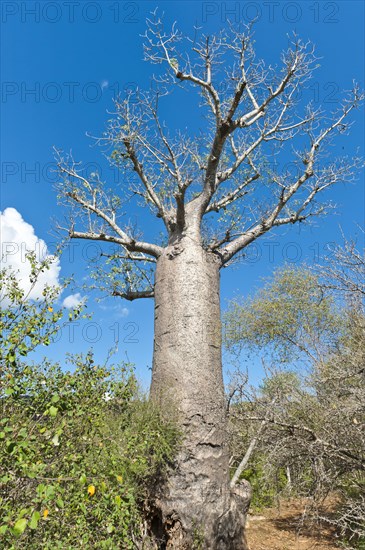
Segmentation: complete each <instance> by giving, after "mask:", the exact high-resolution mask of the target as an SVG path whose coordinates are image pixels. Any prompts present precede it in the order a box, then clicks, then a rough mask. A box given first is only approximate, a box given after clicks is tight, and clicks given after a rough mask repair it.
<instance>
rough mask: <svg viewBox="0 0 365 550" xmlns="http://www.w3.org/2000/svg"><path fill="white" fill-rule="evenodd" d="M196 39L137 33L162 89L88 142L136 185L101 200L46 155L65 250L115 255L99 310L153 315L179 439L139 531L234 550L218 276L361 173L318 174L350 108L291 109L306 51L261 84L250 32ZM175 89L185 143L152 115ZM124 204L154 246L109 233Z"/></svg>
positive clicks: (237, 530) (157, 381) (238, 525)
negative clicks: (193, 122) (202, 122)
mask: <svg viewBox="0 0 365 550" xmlns="http://www.w3.org/2000/svg"><path fill="white" fill-rule="evenodd" d="M198 34H199V33H196V35H195V36H194V38H193V39H191V40H189V39H188V40H187V41H185V42H184V38H183V36H182V35H181V33H179V31H178V30H177V28H176V26H175V25H174V26H173V28H172V30H171V31H170V32H166V31H165V30H164V28H163V25H162V22H161V20H160V18H159V17H158V15H157V14H154V15H153V16H152V18H151V19H149V20H148V21H147V32H146V35H145V58H146V60H147V61H150V62H151V63H153V64H156V65H157V66H158V67H162V68H166V73H160V74H159V75H157V76H156V78H155V80H154V85H153V87H152V91H149V92H145V93H144V92H142V91H138V92H136V94H130V95H129V96H128V97H127V98H126V99H125V100H122V99H119V100H117V101H116V103H115V114H114V116H112V118H111V120H110V121H109V124H108V127H107V130H106V132H105V133H104V134H103V136H102V137H101V138H99V139H98V143H100V144H102V145H103V146H104V148H109V152H110V162H111V163H112V165H113V166H116V167H117V168H118V169H120V170H121V172H122V174H124V175H125V176H126V178H125V179H126V181H129V180H130V177H129V175H130V174H134V176H135V178H136V181H132V182H131V183H130V185H129V186H125V188H123V189H122V190H121V192H120V193H119V194H118V193H115V191H114V190H109V191H108V190H107V188H105V187H104V185H103V183H102V182H101V181H100V179H99V175H98V174H96V173H94V174H92V175H91V176H90V177H87V176H86V175H85V172H83V171H82V167H80V166H79V165H78V164H77V163H75V161H74V160H73V159H72V158H71V157H69V156H65V155H64V154H62V153H59V168H60V173H61V175H62V183H61V185H60V194H61V197H62V200H63V201H66V203H68V204H69V205H70V206H71V209H72V211H71V214H70V220H71V223H70V227H69V228H68V231H69V235H70V238H73V239H87V240H96V241H103V242H105V243H111V244H113V245H114V247H115V248H114V249H113V251H112V252H105V254H106V255H107V256H108V259H107V264H105V265H104V267H103V268H101V269H100V272H99V274H98V279H99V281H100V278H101V277H104V280H106V285H105V286H106V287H107V288H108V290H109V292H110V294H111V295H114V296H119V297H121V298H124V299H127V300H134V299H136V298H152V297H153V298H154V300H155V340H154V357H153V371H152V384H151V398H152V399H153V400H155V401H157V402H160V403H161V404H162V405H163V407H164V408H165V410H166V411H171V409H172V408H174V409H175V410H176V412H177V415H178V418H179V422H180V424H181V426H182V427H183V430H184V434H185V439H184V444H183V446H182V449H181V452H180V454H179V456H178V458H177V460H176V464H175V468H174V469H173V470H172V471H171V473H170V475H169V480H168V485H167V486H164V487H162V486H160V487H159V488H158V490H157V491H156V494H155V495H154V497H155V500H154V509H155V517H154V518H153V520H152V522H151V525H152V528H153V530H154V531H155V532H156V534H157V536H158V537H159V538H162V539H163V540H164V544H166V547H168V548H172V547H173V548H176V549H177V548H191V547H192V545H193V543H194V536H195V535H194V533H195V534H196V533H199V537H198V538H202V540H203V541H204V542H203V546H204V547H205V548H233V547H234V548H236V549H239V548H246V543H245V542H244V537H243V527H242V526H243V518H242V514H241V512H240V509H241V510H244V506H243V505H242V501H240V500H239V498H238V500H237V498H236V497H235V496H234V494H233V493H232V490H231V488H230V481H229V454H228V445H227V435H226V434H227V426H226V403H225V395H224V387H223V377H222V365H221V325H220V304H219V273H220V270H221V269H222V268H223V267H225V266H227V265H229V264H230V262H231V261H232V260H233V259H234V258H235V257H237V255H239V253H240V252H242V251H243V250H244V249H245V248H246V247H248V246H249V245H250V244H251V243H252V242H254V241H255V240H256V239H259V238H260V237H262V236H263V235H265V234H266V233H268V232H269V231H274V230H276V229H277V228H280V227H282V226H285V225H288V226H290V225H293V224H295V223H299V222H304V221H306V220H309V219H310V218H312V217H313V216H317V215H320V214H324V213H326V212H327V211H328V209H329V205H328V204H327V205H326V204H325V203H322V204H320V203H319V202H318V201H317V199H318V198H319V196H320V195H321V194H323V192H324V191H326V190H329V189H330V188H331V187H332V186H333V185H335V184H336V183H338V182H340V181H341V182H346V181H349V180H352V179H353V177H354V172H355V171H356V169H357V167H358V166H359V165H360V161H359V159H358V158H356V157H355V158H332V159H330V160H329V159H328V157H326V154H325V151H326V147H327V146H328V145H329V143H330V142H331V140H332V138H334V137H335V135H336V134H338V133H339V132H340V133H346V132H347V129H348V122H347V121H348V117H349V115H350V114H351V112H352V111H353V110H354V109H355V108H356V107H357V106H358V105H359V103H360V101H361V99H362V97H363V96H362V94H361V93H360V92H359V90H358V87H357V86H354V88H353V90H352V91H351V92H350V93H349V94H348V95H347V97H346V98H345V99H344V101H343V102H342V104H341V105H339V107H338V109H337V111H336V112H334V113H331V114H330V115H329V116H327V115H324V114H323V113H322V112H321V111H320V109H314V108H313V106H312V105H308V106H304V107H302V106H300V105H299V104H298V101H299V99H298V92H299V91H300V90H301V89H302V88H303V87H304V86H305V85H306V83H307V81H308V79H309V78H310V77H311V74H312V71H313V70H314V69H315V68H316V67H317V61H316V58H315V55H314V51H313V47H312V46H311V44H309V43H303V42H302V41H300V40H298V39H297V38H296V37H294V39H293V42H292V44H291V45H290V46H289V48H288V49H287V51H285V52H284V53H283V55H282V61H281V65H280V67H275V68H273V67H272V66H271V65H270V66H268V65H266V64H265V63H264V61H263V60H256V59H255V55H254V48H253V41H252V39H251V37H250V34H249V32H246V31H244V32H241V31H235V30H234V29H228V30H227V31H223V32H221V33H219V34H217V35H214V36H206V35H204V34H202V35H199V36H198ZM183 87H187V88H188V89H191V90H192V91H193V92H195V93H197V94H198V97H199V98H200V100H201V108H202V110H203V111H204V114H205V115H206V127H205V128H204V131H202V132H199V133H198V135H195V136H193V135H189V134H188V135H185V134H184V133H183V132H173V131H170V132H169V131H168V129H167V127H166V124H165V122H164V119H163V116H162V115H161V105H162V104H163V101H164V98H165V96H166V95H167V94H168V93H170V92H171V91H172V90H176V89H178V88H183ZM177 107H179V106H177ZM187 118H188V119H189V113H188V117H187ZM285 146H288V147H287V149H291V150H294V157H293V163H294V164H293V166H295V167H296V169H295V170H284V171H280V169H278V168H275V167H274V168H273V169H270V170H269V169H268V168H267V163H266V161H265V160H264V159H270V158H273V155H274V154H278V155H279V156H278V158H284V157H283V156H281V155H283V151H284V149H285ZM286 154H287V153H286ZM285 158H287V157H285ZM136 199H137V200H138V199H139V203H137V204H139V206H142V207H143V208H145V209H146V211H147V210H149V211H150V213H152V215H153V216H155V217H157V218H158V219H159V220H161V221H162V224H163V228H164V231H165V240H164V241H163V242H162V243H161V242H160V243H156V242H155V240H154V239H153V238H150V239H149V240H146V239H145V238H144V237H143V236H142V234H141V232H140V231H138V230H136V228H134V227H132V226H131V225H130V224H128V223H127V222H126V221H124V220H123V209H124V208H126V203H127V202H128V201H133V200H136ZM108 266H109V267H108ZM155 267H156V269H155V270H154V268H155ZM153 272H154V273H153ZM153 277H154V280H153Z"/></svg>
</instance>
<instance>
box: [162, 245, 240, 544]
mask: <svg viewBox="0 0 365 550" xmlns="http://www.w3.org/2000/svg"><path fill="white" fill-rule="evenodd" d="M151 397H152V399H154V400H155V401H157V402H159V403H160V404H161V405H162V408H163V410H164V411H167V412H168V413H169V414H176V415H177V419H178V422H179V424H180V426H181V427H182V431H183V438H184V440H183V444H182V448H181V451H180V453H179V455H178V457H177V460H176V464H175V467H174V469H172V470H171V471H170V472H169V476H168V480H167V484H166V485H165V486H164V487H163V488H162V489H161V492H160V494H159V495H157V497H156V500H155V516H154V520H153V522H152V524H153V530H154V533H155V535H156V536H157V537H158V538H159V539H160V541H161V542H160V548H168V549H170V548H171V549H172V548H173V549H174V550H175V549H176V550H179V549H191V548H209V549H211V550H215V549H219V550H223V549H225V550H227V549H237V550H244V549H246V543H245V540H244V519H245V512H246V510H247V502H245V500H244V499H242V498H240V497H239V496H238V494H232V492H231V491H230V488H229V468H228V462H229V454H228V446H227V429H226V403H225V397H224V386H223V376H222V362H221V322H220V300H219V263H218V258H217V257H216V256H215V255H214V254H210V253H207V252H206V251H204V249H203V248H202V247H201V245H200V244H197V243H195V242H194V240H192V239H190V238H187V237H186V238H185V239H182V240H181V241H180V242H179V243H178V244H176V245H175V246H171V247H168V248H167V249H166V251H165V253H164V255H163V256H162V257H160V258H159V260H158V264H157V270H156V280H155V344H154V360H153V373H152V384H151ZM236 493H238V492H236Z"/></svg>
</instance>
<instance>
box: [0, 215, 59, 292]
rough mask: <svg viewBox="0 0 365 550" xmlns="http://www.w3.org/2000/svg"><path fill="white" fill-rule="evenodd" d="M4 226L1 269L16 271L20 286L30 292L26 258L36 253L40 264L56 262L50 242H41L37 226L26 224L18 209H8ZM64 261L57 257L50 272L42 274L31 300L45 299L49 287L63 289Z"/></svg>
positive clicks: (2, 219)
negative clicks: (43, 261)
mask: <svg viewBox="0 0 365 550" xmlns="http://www.w3.org/2000/svg"><path fill="white" fill-rule="evenodd" d="M0 227H1V267H9V268H11V269H12V270H13V271H15V272H16V276H17V279H18V281H19V285H20V287H21V288H22V289H23V290H24V291H25V292H26V293H27V292H28V291H29V290H30V288H31V283H30V281H29V275H30V265H29V262H28V260H27V259H26V257H25V255H26V253H27V252H28V251H31V252H35V255H36V259H37V260H38V261H41V260H44V259H46V258H48V259H52V258H53V257H52V256H51V255H50V254H49V251H48V249H47V245H46V243H45V242H44V241H43V239H39V238H38V237H37V235H36V234H35V232H34V227H33V226H32V225H30V224H29V223H27V222H25V221H24V220H23V218H22V216H21V214H20V213H19V212H18V211H17V210H16V209H15V208H6V209H5V210H4V211H3V212H0ZM60 269H61V266H60V261H59V259H58V258H53V261H52V262H51V263H50V266H49V269H48V270H45V272H44V273H40V275H39V277H38V280H37V282H36V284H35V285H34V288H32V289H31V291H30V293H29V295H28V299H32V300H36V299H42V291H43V289H44V287H45V285H50V286H59V273H60Z"/></svg>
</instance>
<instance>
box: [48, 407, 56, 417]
mask: <svg viewBox="0 0 365 550" xmlns="http://www.w3.org/2000/svg"><path fill="white" fill-rule="evenodd" d="M48 412H49V414H50V415H51V416H56V414H57V413H58V409H57V407H54V406H53V405H52V406H51V407H50V408H49V411H48Z"/></svg>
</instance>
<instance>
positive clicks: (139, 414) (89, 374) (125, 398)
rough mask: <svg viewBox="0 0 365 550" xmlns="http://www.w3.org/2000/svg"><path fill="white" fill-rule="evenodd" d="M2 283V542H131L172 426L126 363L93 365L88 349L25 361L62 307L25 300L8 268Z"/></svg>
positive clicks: (49, 294)
mask: <svg viewBox="0 0 365 550" xmlns="http://www.w3.org/2000/svg"><path fill="white" fill-rule="evenodd" d="M37 273H39V271H37V272H36V273H35V275H34V277H35V278H36V277H37ZM2 281H3V288H5V291H6V296H7V297H8V298H7V300H8V304H9V305H8V306H7V307H6V308H4V310H3V311H2V314H1V323H2V326H3V327H4V328H5V330H4V333H3V339H4V341H3V346H4V347H3V349H4V350H5V353H4V354H3V356H2V359H1V377H0V399H1V412H2V414H1V421H0V443H1V444H0V510H1V517H0V540H1V541H0V546H1V547H2V548H9V549H18V548H26V549H34V550H36V549H38V548H45V549H52V550H53V549H57V548H59V549H62V550H65V549H71V548H76V547H77V548H80V547H82V548H102V549H111V548H121V547H122V548H126V549H127V548H134V547H135V542H136V540H137V539H141V538H142V531H141V522H142V520H141V506H142V504H143V501H144V499H145V498H146V496H147V493H148V488H149V484H151V483H152V482H153V480H154V476H157V475H161V473H162V472H163V470H164V466H165V464H166V461H168V460H171V459H172V457H173V453H174V449H175V446H176V443H177V439H178V434H177V431H176V428H175V426H174V424H173V423H172V422H171V423H170V422H168V421H166V420H165V421H162V420H161V417H160V413H159V411H158V410H157V409H156V408H155V407H154V406H152V405H151V404H150V403H148V402H146V400H145V399H144V398H143V396H141V395H140V393H139V391H138V385H137V382H136V378H135V376H134V374H133V370H132V368H131V365H128V364H121V365H111V366H107V365H106V364H105V365H99V364H96V363H95V361H94V358H93V355H92V353H88V354H87V355H86V356H82V355H75V356H69V357H68V362H69V363H70V366H71V368H68V369H66V368H64V367H62V366H61V365H60V364H51V363H49V362H47V361H43V363H42V364H41V365H30V364H27V363H26V362H25V359H24V357H25V356H26V355H27V353H29V352H30V351H32V350H33V349H34V348H35V347H36V346H37V345H39V344H40V343H44V342H45V338H46V339H47V338H49V337H50V335H51V334H53V333H54V331H55V330H57V325H56V323H57V321H58V320H59V319H60V318H61V317H62V315H63V310H62V309H61V310H60V311H59V312H58V313H54V312H53V311H50V309H52V310H53V307H54V306H53V305H52V306H51V305H50V304H51V302H52V300H54V299H55V297H56V295H57V293H58V292H59V290H56V289H51V288H46V289H45V294H44V297H45V299H44V301H43V302H41V301H38V302H26V301H25V300H24V294H23V293H22V291H21V290H20V288H19V285H18V283H17V280H16V276H15V275H14V274H13V273H9V272H6V271H4V272H2ZM78 313H80V311H79V312H78ZM71 317H73V313H72V314H71Z"/></svg>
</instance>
